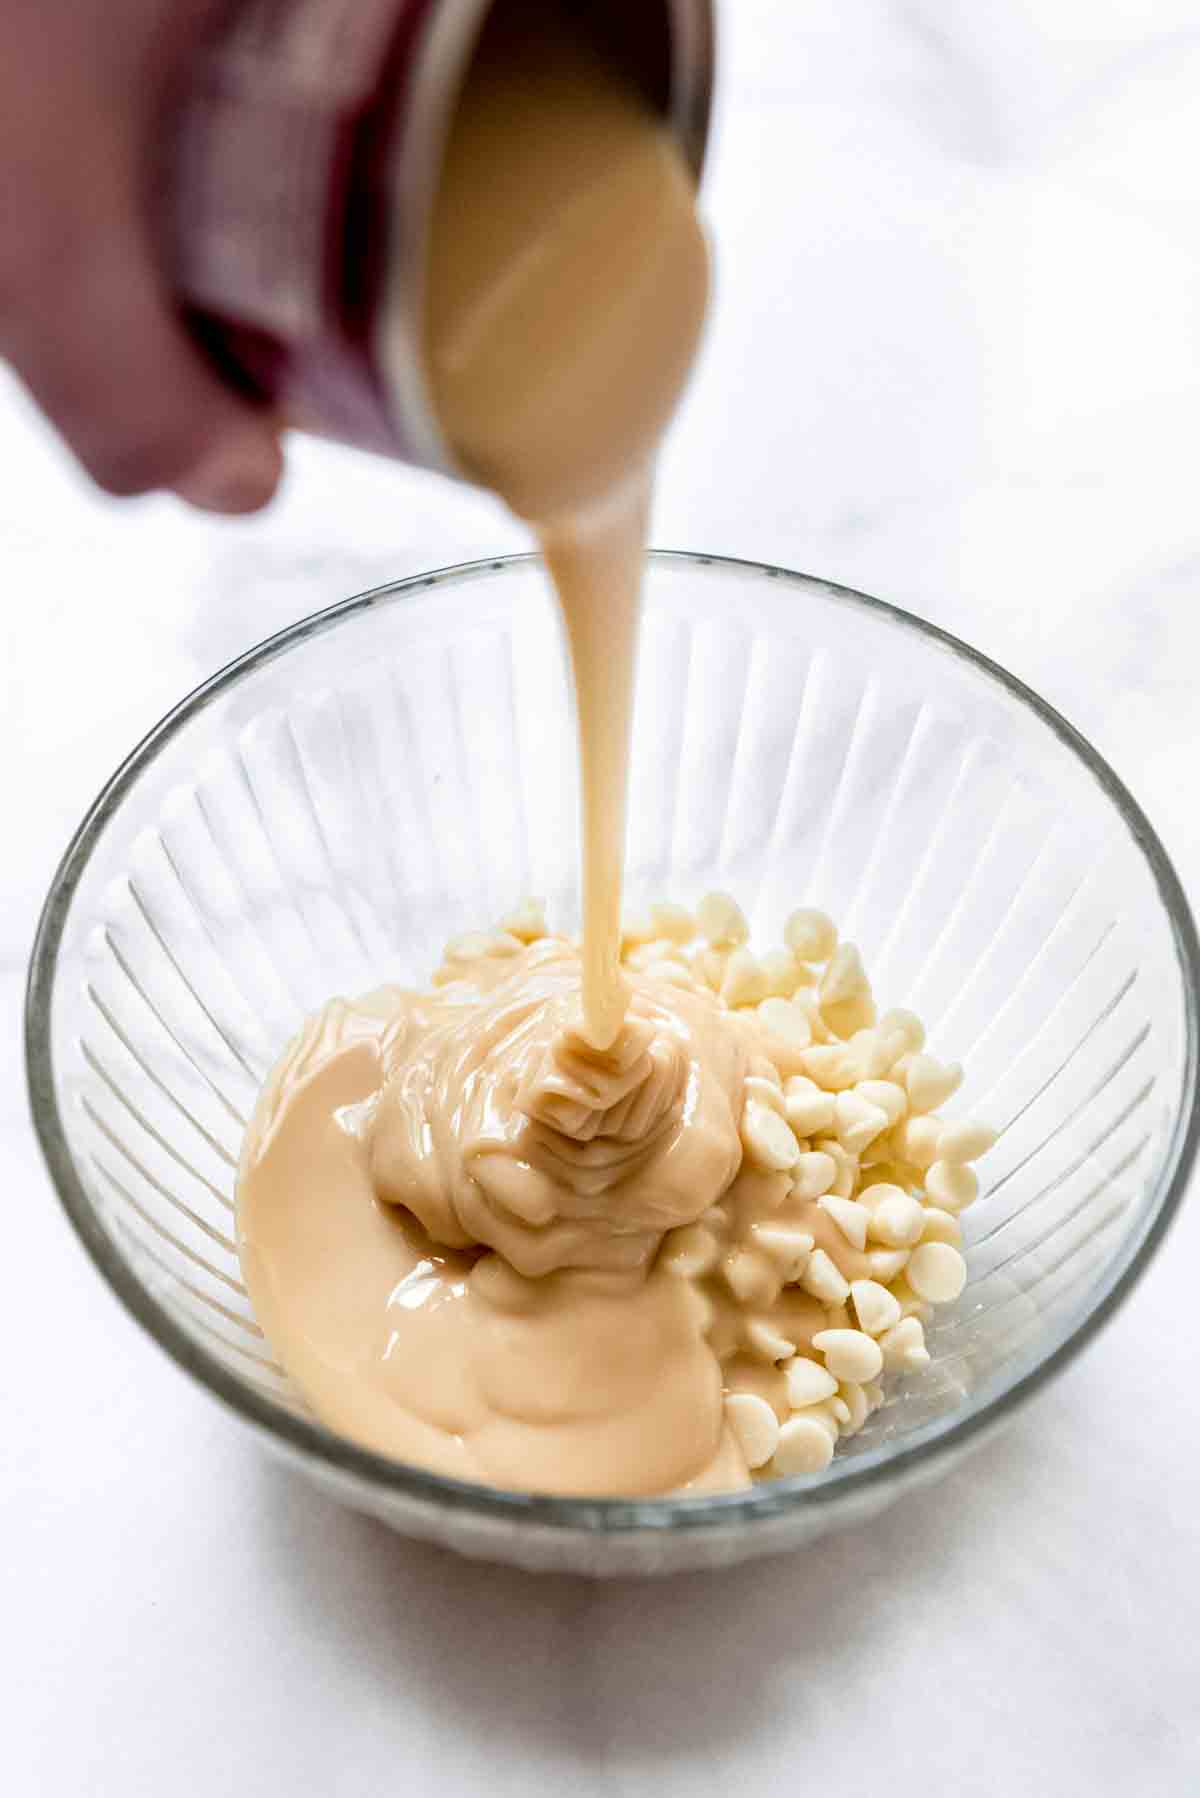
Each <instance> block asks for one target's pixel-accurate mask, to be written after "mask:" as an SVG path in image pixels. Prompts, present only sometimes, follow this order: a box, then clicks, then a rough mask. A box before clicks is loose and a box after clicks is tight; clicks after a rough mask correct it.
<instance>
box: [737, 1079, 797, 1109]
mask: <svg viewBox="0 0 1200 1798" xmlns="http://www.w3.org/2000/svg"><path fill="white" fill-rule="evenodd" d="M742 1090H743V1092H744V1093H745V1095H746V1098H747V1100H748V1101H749V1100H750V1099H757V1100H758V1102H759V1104H760V1105H766V1106H767V1107H768V1109H769V1110H771V1111H777V1112H778V1113H779V1115H780V1117H786V1116H787V1110H786V1107H785V1106H784V1102H783V1089H782V1087H780V1086H779V1085H778V1084H777V1083H776V1082H775V1081H774V1080H768V1079H767V1078H766V1076H765V1075H764V1074H747V1075H746V1079H745V1083H744V1085H743V1088H742Z"/></svg>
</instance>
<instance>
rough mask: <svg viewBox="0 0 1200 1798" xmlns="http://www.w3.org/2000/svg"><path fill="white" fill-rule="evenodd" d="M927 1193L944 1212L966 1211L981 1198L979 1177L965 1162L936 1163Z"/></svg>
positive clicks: (926, 1187)
mask: <svg viewBox="0 0 1200 1798" xmlns="http://www.w3.org/2000/svg"><path fill="white" fill-rule="evenodd" d="M925 1191H926V1192H927V1193H928V1195H929V1197H930V1198H931V1199H932V1200H933V1202H934V1204H935V1205H939V1206H940V1207H941V1209H942V1210H943V1211H954V1212H958V1211H965V1210H966V1208H967V1206H968V1205H973V1204H974V1203H975V1200H976V1199H977V1198H978V1197H979V1175H978V1174H977V1173H976V1172H975V1169H974V1168H973V1167H968V1166H967V1164H966V1162H965V1161H935V1162H934V1164H933V1166H932V1167H931V1168H930V1170H929V1172H928V1173H927V1174H926V1176H925Z"/></svg>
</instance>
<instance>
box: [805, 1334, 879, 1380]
mask: <svg viewBox="0 0 1200 1798" xmlns="http://www.w3.org/2000/svg"><path fill="white" fill-rule="evenodd" d="M812 1342H813V1347H814V1348H815V1349H819V1350H820V1352H821V1353H822V1354H823V1355H824V1357H825V1365H826V1367H827V1368H828V1369H829V1371H830V1373H831V1374H832V1375H833V1376H834V1378H835V1379H838V1380H857V1381H858V1382H859V1384H860V1385H861V1384H862V1382H863V1381H864V1380H873V1379H875V1378H876V1377H877V1376H878V1375H879V1374H880V1373H881V1372H882V1370H883V1350H882V1349H881V1348H880V1346H879V1344H878V1343H877V1342H876V1341H875V1339H874V1337H873V1336H868V1335H867V1333H866V1331H865V1330H819V1331H818V1332H817V1334H816V1335H815V1336H814V1337H813V1339H812Z"/></svg>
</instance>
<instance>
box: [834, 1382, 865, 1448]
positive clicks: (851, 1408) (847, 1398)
mask: <svg viewBox="0 0 1200 1798" xmlns="http://www.w3.org/2000/svg"><path fill="white" fill-rule="evenodd" d="M838 1397H839V1398H840V1399H841V1401H842V1403H843V1404H844V1405H845V1407H846V1416H845V1418H844V1419H843V1421H842V1435H843V1436H855V1435H857V1434H858V1432H859V1430H861V1429H862V1427H863V1425H864V1423H866V1421H867V1418H868V1416H869V1415H870V1409H871V1408H870V1405H869V1404H868V1402H867V1394H866V1389H865V1387H863V1386H860V1385H859V1384H858V1382H857V1381H856V1380H843V1381H842V1383H841V1385H840V1386H839V1387H838Z"/></svg>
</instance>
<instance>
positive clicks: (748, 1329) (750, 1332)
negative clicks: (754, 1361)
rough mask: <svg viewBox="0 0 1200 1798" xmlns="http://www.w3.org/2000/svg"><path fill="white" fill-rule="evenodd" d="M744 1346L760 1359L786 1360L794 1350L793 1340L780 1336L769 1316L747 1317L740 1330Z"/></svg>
mask: <svg viewBox="0 0 1200 1798" xmlns="http://www.w3.org/2000/svg"><path fill="white" fill-rule="evenodd" d="M742 1333H743V1335H744V1337H745V1341H746V1347H747V1348H748V1349H749V1350H750V1352H751V1354H752V1355H757V1357H758V1359H759V1360H760V1361H788V1360H790V1359H791V1357H792V1356H793V1355H794V1354H795V1352H796V1345H795V1343H794V1342H789V1341H788V1338H787V1337H786V1336H781V1335H780V1333H779V1331H778V1330H777V1329H776V1328H775V1325H774V1324H773V1323H772V1322H771V1320H770V1318H769V1317H749V1318H747V1319H746V1322H745V1324H744V1325H743V1331H742Z"/></svg>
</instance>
